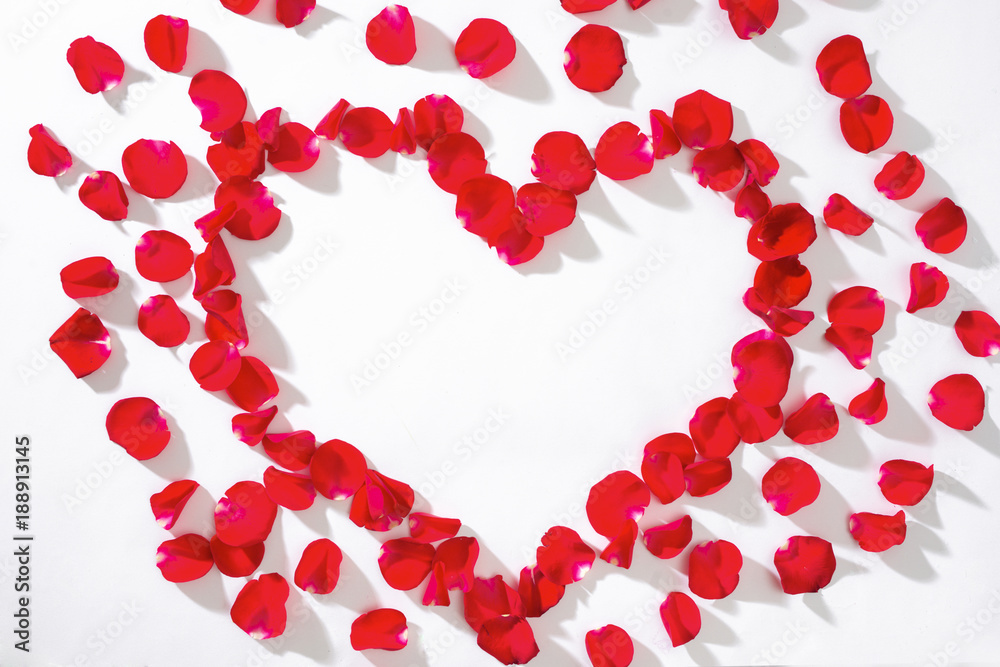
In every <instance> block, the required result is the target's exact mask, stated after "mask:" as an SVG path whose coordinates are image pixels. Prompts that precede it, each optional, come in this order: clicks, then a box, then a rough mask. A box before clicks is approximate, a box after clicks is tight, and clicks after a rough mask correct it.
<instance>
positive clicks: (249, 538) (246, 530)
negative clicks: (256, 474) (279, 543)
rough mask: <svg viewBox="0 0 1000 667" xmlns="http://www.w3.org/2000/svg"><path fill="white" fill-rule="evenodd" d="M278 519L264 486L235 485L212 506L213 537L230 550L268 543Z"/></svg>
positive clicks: (245, 483)
mask: <svg viewBox="0 0 1000 667" xmlns="http://www.w3.org/2000/svg"><path fill="white" fill-rule="evenodd" d="M277 515H278V506H277V505H276V504H275V503H274V501H273V500H271V499H270V498H269V497H268V495H267V490H266V489H265V488H264V485H263V484H259V483H257V482H237V483H236V484H233V485H232V486H231V487H229V490H228V491H226V495H225V496H223V497H222V499H221V500H219V503H218V504H217V505H216V506H215V534H216V535H217V536H218V537H219V539H220V540H222V541H223V542H225V543H226V544H228V545H229V546H231V547H246V546H250V545H251V544H256V543H258V542H263V541H264V540H266V539H267V536H268V535H270V534H271V527H272V526H273V525H274V519H275V517H276V516H277Z"/></svg>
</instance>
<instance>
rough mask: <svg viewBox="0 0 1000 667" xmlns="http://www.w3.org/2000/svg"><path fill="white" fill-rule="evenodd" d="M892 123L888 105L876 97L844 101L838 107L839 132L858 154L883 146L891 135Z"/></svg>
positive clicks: (866, 96) (867, 96) (870, 96)
mask: <svg viewBox="0 0 1000 667" xmlns="http://www.w3.org/2000/svg"><path fill="white" fill-rule="evenodd" d="M892 121H893V119H892V111H891V110H890V109H889V105H888V104H887V103H886V101H885V100H883V99H882V98H881V97H878V96H876V95H865V96H864V97H858V98H856V99H852V100H846V101H845V102H844V103H843V104H842V105H841V107H840V131H841V132H842V133H843V134H844V139H845V140H846V141H847V145H848V146H850V147H851V148H853V149H854V150H856V151H857V152H859V153H871V152H872V151H873V150H875V149H876V148H881V147H882V146H884V145H885V142H887V141H889V136H890V135H891V134H892Z"/></svg>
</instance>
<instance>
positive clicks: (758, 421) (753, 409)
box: [710, 393, 784, 458]
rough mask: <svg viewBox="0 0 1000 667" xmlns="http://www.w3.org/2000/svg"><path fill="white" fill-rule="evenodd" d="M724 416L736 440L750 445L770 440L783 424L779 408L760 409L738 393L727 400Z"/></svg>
mask: <svg viewBox="0 0 1000 667" xmlns="http://www.w3.org/2000/svg"><path fill="white" fill-rule="evenodd" d="M726 414H727V415H728V417H729V421H730V423H732V425H733V428H734V429H735V431H736V434H737V436H738V438H739V439H740V440H742V441H743V442H745V443H747V444H750V445H755V444H757V443H759V442H764V441H766V440H770V439H771V438H772V437H774V436H775V435H777V433H778V431H780V430H781V425H782V423H783V422H784V416H783V415H782V414H781V408H780V407H779V406H777V405H772V406H771V407H769V408H762V407H760V406H759V405H754V404H753V403H748V402H747V400H746V399H744V398H743V397H742V396H740V395H739V393H736V394H733V396H732V398H730V399H729V405H727V406H726ZM710 458H711V457H710Z"/></svg>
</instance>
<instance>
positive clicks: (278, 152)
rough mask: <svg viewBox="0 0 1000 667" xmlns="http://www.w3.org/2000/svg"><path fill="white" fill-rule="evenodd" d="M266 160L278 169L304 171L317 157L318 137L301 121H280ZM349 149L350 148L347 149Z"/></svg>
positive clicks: (289, 171)
mask: <svg viewBox="0 0 1000 667" xmlns="http://www.w3.org/2000/svg"><path fill="white" fill-rule="evenodd" d="M274 145H275V148H274V149H272V150H270V151H268V154H267V161H268V162H270V163H271V165H272V166H273V167H274V168H275V169H277V170H278V171H284V172H287V173H298V172H301V171H306V170H307V169H309V168H310V167H312V166H313V165H314V164H316V161H317V160H318V159H319V138H318V137H317V136H316V135H315V134H313V131H312V130H310V129H309V128H308V127H306V126H305V125H302V124H301V123H282V124H281V125H280V126H279V127H278V131H277V135H276V137H275V140H274ZM348 150H350V149H348Z"/></svg>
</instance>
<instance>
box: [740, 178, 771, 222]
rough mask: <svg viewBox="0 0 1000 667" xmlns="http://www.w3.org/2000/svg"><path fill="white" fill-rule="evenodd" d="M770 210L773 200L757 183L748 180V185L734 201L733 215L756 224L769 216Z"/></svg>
mask: <svg viewBox="0 0 1000 667" xmlns="http://www.w3.org/2000/svg"><path fill="white" fill-rule="evenodd" d="M770 210H771V198H770V197H768V196H767V194H766V193H765V192H764V191H763V190H761V189H760V185H759V184H758V183H757V182H756V181H754V180H753V179H747V183H746V185H744V186H743V187H742V188H740V191H739V192H738V193H737V194H736V199H735V200H734V201H733V213H734V214H735V215H736V216H737V217H740V218H746V219H747V220H749V221H750V222H751V223H754V222H757V221H758V220H760V219H761V218H763V217H764V216H765V215H767V212H768V211H770Z"/></svg>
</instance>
